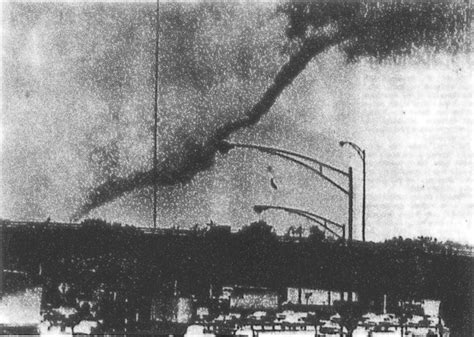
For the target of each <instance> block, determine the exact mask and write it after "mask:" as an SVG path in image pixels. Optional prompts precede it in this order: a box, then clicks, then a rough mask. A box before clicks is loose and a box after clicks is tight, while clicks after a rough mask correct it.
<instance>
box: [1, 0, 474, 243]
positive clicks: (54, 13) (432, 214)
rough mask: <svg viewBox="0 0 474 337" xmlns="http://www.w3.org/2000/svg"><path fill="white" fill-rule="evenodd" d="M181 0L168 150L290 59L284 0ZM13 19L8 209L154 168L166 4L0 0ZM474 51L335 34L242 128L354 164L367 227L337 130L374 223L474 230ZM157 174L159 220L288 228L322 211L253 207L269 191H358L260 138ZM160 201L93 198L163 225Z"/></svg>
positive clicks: (75, 199)
mask: <svg viewBox="0 0 474 337" xmlns="http://www.w3.org/2000/svg"><path fill="white" fill-rule="evenodd" d="M170 11H171V12H172V13H174V14H173V15H175V16H173V15H169V16H166V9H164V14H163V15H164V18H163V23H162V29H163V31H162V38H161V49H160V53H161V54H160V71H161V78H160V93H161V94H160V100H159V102H160V117H161V119H160V126H159V132H160V133H159V137H158V140H159V147H158V148H159V151H160V152H159V159H160V160H164V159H166V158H170V157H173V156H177V157H179V155H180V151H181V150H182V149H181V146H182V144H183V140H184V139H187V138H190V137H194V138H199V137H205V135H206V134H207V133H208V132H209V130H211V129H212V128H215V127H216V125H219V123H221V122H222V121H226V120H232V119H233V118H235V116H238V115H239V114H242V113H243V112H244V111H245V110H246V108H248V107H249V106H251V105H252V104H253V103H255V102H256V100H258V98H259V95H260V94H261V93H262V92H263V90H264V89H265V88H266V86H267V85H268V82H269V80H271V78H272V75H273V74H274V73H275V71H277V70H278V67H279V66H280V65H281V64H282V63H283V62H284V61H285V57H284V55H282V54H281V48H282V47H283V46H284V43H285V36H284V27H285V24H286V21H285V18H284V17H283V16H281V15H277V14H275V13H274V5H270V4H265V5H258V6H257V5H249V4H247V5H237V4H234V5H228V6H227V7H226V8H223V7H222V6H221V7H220V9H219V10H217V11H215V10H212V9H209V8H208V9H207V10H205V9H202V8H200V7H198V6H191V5H186V6H184V7H183V6H181V7H179V8H178V7H176V8H174V9H173V10H170ZM173 11H174V12H173ZM216 13H217V14H216ZM166 17H168V18H170V17H171V18H174V19H168V20H166ZM176 17H178V18H180V19H179V20H177V19H176ZM2 28H3V35H2V36H3V40H2V50H3V64H2V67H3V70H2V75H3V85H4V87H3V93H2V97H3V105H2V114H1V117H0V118H1V119H0V122H1V124H0V127H1V129H0V132H1V134H0V139H1V149H0V151H1V152H0V155H1V158H2V159H1V176H0V184H1V187H0V189H1V200H0V217H1V218H4V219H12V220H26V219H29V220H44V219H46V218H47V217H48V216H49V217H51V219H52V220H56V221H69V217H70V216H71V215H72V213H73V212H74V211H75V210H76V209H77V207H79V206H80V205H81V203H82V202H84V198H85V196H86V194H87V192H88V191H89V190H90V189H91V188H93V187H94V186H96V185H97V184H99V183H101V182H103V181H104V179H107V177H110V175H117V176H126V175H128V174H131V173H133V172H136V171H140V170H145V169H149V168H151V164H152V155H151V153H152V152H151V151H152V144H153V137H152V133H151V132H152V125H153V123H152V117H153V57H154V55H153V52H154V49H153V48H154V16H153V6H152V5H130V4H129V5H121V6H117V5H98V4H89V5H85V6H84V5H78V4H68V5H64V4H63V5H45V4H42V5H38V4H36V5H12V4H10V5H3V27H2ZM471 56H472V55H465V54H461V55H457V56H452V55H447V54H443V53H441V54H431V53H427V52H424V51H419V52H418V53H417V54H416V56H413V57H410V58H404V59H401V60H398V61H396V62H393V61H390V62H389V61H386V62H374V61H371V60H369V59H362V60H360V61H358V62H356V63H348V62H346V59H345V56H344V55H343V54H342V53H341V52H340V51H339V50H338V49H336V48H335V49H331V50H329V51H327V52H326V53H324V54H321V55H319V56H317V57H316V58H315V59H314V60H313V61H312V62H311V63H310V65H309V66H308V67H307V68H306V70H305V71H304V72H303V73H302V74H301V75H300V76H299V77H298V78H297V80H296V81H295V83H293V85H292V86H291V87H289V88H288V89H287V90H286V91H285V92H284V93H283V95H282V96H281V97H280V99H279V100H278V101H277V103H276V104H275V106H274V107H273V108H272V110H271V111H270V112H269V114H268V115H266V116H265V117H264V118H263V119H262V120H261V121H260V122H259V123H258V124H257V125H255V126H254V127H252V128H248V129H245V130H241V131H240V132H238V133H235V134H234V135H233V136H232V139H233V140H238V141H239V142H249V143H255V144H262V145H271V146H279V147H284V148H286V149H290V150H294V151H297V152H301V153H304V154H307V155H310V156H313V157H315V158H318V159H320V160H322V161H324V162H327V163H330V164H332V165H335V166H337V167H340V168H341V169H344V170H346V169H347V167H348V166H352V167H353V169H354V184H355V214H354V222H355V228H354V230H355V234H354V237H355V238H360V235H361V234H360V233H361V227H360V219H361V192H362V190H361V180H362V177H361V167H362V166H361V161H360V159H359V158H358V157H357V155H356V153H355V152H354V151H352V150H351V149H350V148H346V147H345V148H340V147H339V145H338V142H339V141H340V140H350V141H353V142H355V143H357V144H358V145H359V146H360V147H362V148H364V149H365V150H366V153H367V221H366V222H367V234H366V235H367V239H368V240H373V241H379V240H383V239H386V238H391V237H393V236H399V235H401V236H403V237H416V236H420V235H424V236H433V237H437V238H438V239H441V240H455V241H458V242H463V243H464V242H467V243H471V244H474V233H473V230H472V229H471V228H472V215H473V209H474V208H473V194H472V186H473V179H472V158H473V151H472V149H473V136H472V135H473V117H472V116H473V115H472V111H471V110H472V105H473V104H472V103H473V102H472V92H473V90H472V89H473V83H472V68H471V65H470V61H469V59H470V57H471ZM246 60H252V61H251V62H248V63H249V64H246V63H245V62H246ZM194 66H195V67H198V68H199V71H194V70H193V69H194V68H193V67H194ZM243 67H247V68H245V69H244V70H243ZM203 69H204V70H206V69H207V70H206V71H204V70H203ZM242 71H248V72H249V74H250V75H249V76H247V77H248V78H247V77H242V74H241V73H242ZM193 76H194V77H193ZM204 86H207V87H206V88H205V89H203V87H204ZM194 138H193V139H194ZM268 166H271V167H272V173H270V172H269V171H268ZM271 177H273V178H274V179H275V181H276V182H277V184H278V190H274V189H272V188H271V186H270V178H271ZM343 183H344V181H343V180H341V184H343ZM158 192H159V196H158V201H159V207H158V217H159V223H160V225H161V226H163V227H169V226H173V225H179V226H180V227H189V226H191V225H193V224H195V223H201V224H204V223H206V222H207V221H209V220H210V219H212V220H213V221H215V222H217V223H219V224H229V225H232V226H233V227H235V228H238V227H241V226H242V225H245V224H249V223H250V222H251V221H254V220H256V219H259V218H263V219H265V220H267V221H268V222H269V223H270V224H271V225H273V226H274V227H275V228H277V229H278V230H279V231H284V230H285V229H286V228H288V227H289V226H290V225H299V224H302V225H305V226H308V225H309V224H308V223H306V222H305V221H304V220H302V219H299V218H297V217H295V216H289V215H286V214H282V213H280V212H268V213H264V214H263V215H260V216H259V215H256V214H254V213H253V212H252V206H253V205H254V204H257V203H271V204H275V205H284V206H290V207H299V208H302V209H306V210H308V211H311V212H314V213H317V214H320V215H322V216H325V217H328V218H330V219H333V220H334V221H337V222H340V223H346V222H347V198H346V197H345V196H344V195H342V194H341V193H340V192H339V191H338V190H336V189H334V187H332V186H331V185H329V184H327V183H326V182H324V181H323V180H321V179H320V178H318V177H317V176H314V175H313V174H311V173H310V172H307V171H305V170H304V169H302V168H298V167H296V166H294V165H293V164H291V163H286V162H283V161H281V160H279V159H277V158H272V157H269V156H266V155H262V154H259V153H255V152H252V151H248V150H247V151H245V150H234V151H231V152H230V153H229V154H228V155H225V156H223V155H218V157H217V160H216V164H215V166H213V167H212V168H211V169H209V170H207V171H204V172H201V173H199V174H198V175H197V176H196V177H195V178H193V179H192V181H191V182H190V183H189V184H184V185H183V184H177V185H176V186H170V187H160V188H159V190H158ZM151 201H152V198H151V189H149V188H146V189H141V190H136V191H134V192H132V193H130V194H128V195H125V196H123V197H121V198H119V199H117V200H115V201H113V202H111V203H109V204H107V205H105V206H102V207H100V208H98V209H96V210H94V211H93V212H92V213H91V214H90V216H91V217H101V218H104V219H106V220H108V221H120V222H123V223H128V224H133V225H138V226H151V225H152V211H151V210H152V202H151Z"/></svg>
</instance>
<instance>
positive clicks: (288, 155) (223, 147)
mask: <svg viewBox="0 0 474 337" xmlns="http://www.w3.org/2000/svg"><path fill="white" fill-rule="evenodd" d="M233 148H247V149H254V150H258V151H260V152H263V153H267V154H271V155H276V156H278V157H281V158H283V159H286V160H289V161H292V162H294V163H295V164H298V165H300V166H303V167H305V168H306V169H308V170H310V171H312V172H313V173H315V174H316V175H318V176H320V177H321V178H323V179H324V180H326V181H328V182H329V183H331V184H332V185H333V186H334V187H336V188H337V189H339V190H340V191H341V192H343V193H344V194H346V195H347V196H348V199H349V204H348V206H349V207H348V208H349V212H348V227H349V228H348V229H349V230H348V232H349V233H348V236H349V237H348V241H349V242H351V241H352V233H353V226H352V222H353V219H352V213H353V186H352V167H349V170H348V171H347V172H346V171H343V170H340V169H338V168H336V167H334V166H331V165H328V164H326V163H323V162H321V161H319V160H316V159H314V158H311V157H308V156H305V155H303V154H300V153H297V152H293V151H288V150H284V149H279V148H275V147H269V146H261V145H254V144H240V143H231V142H227V141H221V142H220V143H219V151H220V152H221V153H227V152H229V151H230V150H231V149H233ZM303 160H305V161H307V162H311V163H313V164H316V167H314V166H312V165H310V164H308V163H306V162H304V161H303ZM325 170H329V171H331V172H335V173H338V174H340V175H342V176H344V177H345V178H347V179H348V183H349V184H348V185H349V186H348V188H347V189H346V188H344V187H342V186H341V185H339V183H337V182H336V181H334V180H333V179H331V178H330V177H329V176H327V175H326V174H325V172H324V171H325Z"/></svg>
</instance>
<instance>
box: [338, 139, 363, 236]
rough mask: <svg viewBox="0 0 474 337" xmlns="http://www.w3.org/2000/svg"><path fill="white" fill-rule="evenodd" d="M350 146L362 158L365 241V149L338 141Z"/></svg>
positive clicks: (340, 143)
mask: <svg viewBox="0 0 474 337" xmlns="http://www.w3.org/2000/svg"><path fill="white" fill-rule="evenodd" d="M346 144H347V145H349V146H351V147H352V148H353V149H354V150H355V151H356V152H357V154H358V155H359V157H360V159H362V241H364V242H365V178H366V175H365V150H362V149H361V148H360V147H359V146H358V145H356V144H354V143H352V142H347V141H340V142H339V145H340V146H341V147H343V146H344V145H346Z"/></svg>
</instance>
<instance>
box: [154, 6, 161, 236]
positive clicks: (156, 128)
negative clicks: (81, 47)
mask: <svg viewBox="0 0 474 337" xmlns="http://www.w3.org/2000/svg"><path fill="white" fill-rule="evenodd" d="M159 18H160V1H159V0H157V1H156V38H155V41H156V42H155V104H154V113H155V124H154V128H153V179H154V178H155V177H156V174H157V173H158V172H157V166H158V157H157V145H158V142H157V133H158V47H159V34H160V31H159ZM153 229H156V183H153Z"/></svg>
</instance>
